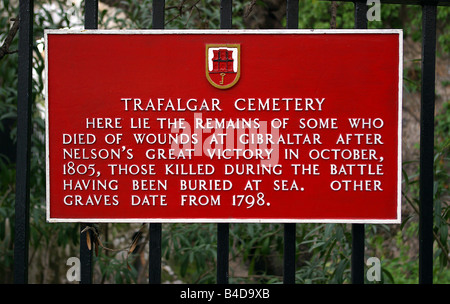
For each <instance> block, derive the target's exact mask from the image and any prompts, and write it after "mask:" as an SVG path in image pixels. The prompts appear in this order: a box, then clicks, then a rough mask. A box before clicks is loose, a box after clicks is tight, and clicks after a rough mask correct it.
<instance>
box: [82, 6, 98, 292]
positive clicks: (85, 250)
mask: <svg viewBox="0 0 450 304" xmlns="http://www.w3.org/2000/svg"><path fill="white" fill-rule="evenodd" d="M97 24H98V0H86V1H85V3H84V28H85V29H94V30H95V29H97V28H98V25H97ZM86 227H89V225H88V224H84V223H81V224H80V275H81V278H80V283H81V284H91V283H92V256H93V255H92V250H90V249H89V247H88V244H87V242H88V238H87V234H88V233H89V236H90V238H89V241H90V247H91V248H92V236H93V235H92V233H91V231H90V230H86V231H85V232H83V233H81V231H83V230H84V229H85V228H86Z"/></svg>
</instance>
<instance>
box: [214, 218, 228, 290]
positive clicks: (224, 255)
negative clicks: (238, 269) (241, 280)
mask: <svg viewBox="0 0 450 304" xmlns="http://www.w3.org/2000/svg"><path fill="white" fill-rule="evenodd" d="M229 226H230V224H228V223H220V224H217V284H228V254H229V246H230V245H229V244H230V230H229V228H230V227H229Z"/></svg>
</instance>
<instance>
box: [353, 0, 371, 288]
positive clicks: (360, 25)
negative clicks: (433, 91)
mask: <svg viewBox="0 0 450 304" xmlns="http://www.w3.org/2000/svg"><path fill="white" fill-rule="evenodd" d="M367 11H368V7H367V4H366V3H362V2H356V3H355V28H356V29H367ZM364 233H365V228H364V224H352V259H351V280H352V284H364Z"/></svg>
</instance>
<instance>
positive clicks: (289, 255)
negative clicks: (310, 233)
mask: <svg viewBox="0 0 450 304" xmlns="http://www.w3.org/2000/svg"><path fill="white" fill-rule="evenodd" d="M295 230H296V224H295V223H289V224H284V257H283V283H284V284H295V268H296V267H295V248H296V246H295V243H296V238H295Z"/></svg>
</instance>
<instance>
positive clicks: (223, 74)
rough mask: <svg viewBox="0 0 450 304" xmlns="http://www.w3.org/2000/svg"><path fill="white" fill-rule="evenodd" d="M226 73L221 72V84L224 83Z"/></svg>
mask: <svg viewBox="0 0 450 304" xmlns="http://www.w3.org/2000/svg"><path fill="white" fill-rule="evenodd" d="M225 75H226V73H220V76H222V79H221V80H220V84H223V78H224V77H225Z"/></svg>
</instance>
